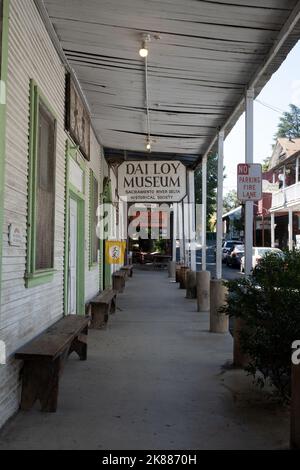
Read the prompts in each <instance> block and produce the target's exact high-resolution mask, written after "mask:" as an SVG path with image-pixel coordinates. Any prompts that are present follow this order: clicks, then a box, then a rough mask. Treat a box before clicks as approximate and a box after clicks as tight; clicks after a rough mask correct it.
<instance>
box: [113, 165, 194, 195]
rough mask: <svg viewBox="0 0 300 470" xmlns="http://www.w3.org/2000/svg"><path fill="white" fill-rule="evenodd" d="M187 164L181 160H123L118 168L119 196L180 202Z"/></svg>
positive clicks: (185, 189)
mask: <svg viewBox="0 0 300 470" xmlns="http://www.w3.org/2000/svg"><path fill="white" fill-rule="evenodd" d="M186 191H187V187H186V167H185V166H184V165H183V164H182V163H181V162H179V161H139V162H124V163H122V164H121V165H120V166H119V168H118V193H119V198H120V199H122V200H125V201H127V202H132V203H135V202H145V203H146V202H153V203H157V202H161V203H163V202H180V201H182V199H184V198H185V196H186Z"/></svg>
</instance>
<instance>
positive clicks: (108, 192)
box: [102, 178, 112, 289]
mask: <svg viewBox="0 0 300 470" xmlns="http://www.w3.org/2000/svg"><path fill="white" fill-rule="evenodd" d="M102 201H103V204H109V203H112V186H111V181H110V179H109V178H105V181H104V188H103V195H102ZM109 223H111V221H109ZM105 251H106V242H105V237H104V234H103V243H102V253H103V259H104V262H103V269H104V276H103V283H104V286H103V288H104V289H106V288H109V287H111V286H112V272H111V265H110V264H108V263H107V262H106V254H105Z"/></svg>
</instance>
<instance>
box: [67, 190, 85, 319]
mask: <svg viewBox="0 0 300 470" xmlns="http://www.w3.org/2000/svg"><path fill="white" fill-rule="evenodd" d="M70 199H73V200H74V201H76V202H77V207H78V219H77V283H76V284H77V292H76V295H77V314H78V315H85V275H84V274H85V256H84V255H85V242H84V239H85V234H84V221H85V217H84V204H85V201H84V199H83V198H82V197H80V196H79V195H78V194H77V193H75V192H74V191H73V190H72V189H70V196H69V201H68V204H70ZM68 242H69V239H68ZM69 247H70V245H69ZM67 292H69V285H68V291H67Z"/></svg>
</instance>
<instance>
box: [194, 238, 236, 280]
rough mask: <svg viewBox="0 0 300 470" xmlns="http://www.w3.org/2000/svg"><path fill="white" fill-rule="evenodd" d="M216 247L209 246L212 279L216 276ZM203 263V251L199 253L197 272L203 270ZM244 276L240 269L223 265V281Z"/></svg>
mask: <svg viewBox="0 0 300 470" xmlns="http://www.w3.org/2000/svg"><path fill="white" fill-rule="evenodd" d="M214 248H215V246H214V245H209V246H208V247H207V269H208V270H209V271H210V272H211V275H212V277H215V276H216V263H215V254H214ZM201 262H202V252H201V250H198V251H197V271H200V270H201ZM241 276H243V274H241V273H240V270H239V269H236V268H228V267H227V266H226V265H225V264H223V279H226V280H232V279H238V278H239V277H241Z"/></svg>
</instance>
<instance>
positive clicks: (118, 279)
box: [112, 271, 126, 294]
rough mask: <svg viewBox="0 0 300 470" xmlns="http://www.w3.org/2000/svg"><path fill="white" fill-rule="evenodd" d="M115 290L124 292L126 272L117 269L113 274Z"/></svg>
mask: <svg viewBox="0 0 300 470" xmlns="http://www.w3.org/2000/svg"><path fill="white" fill-rule="evenodd" d="M112 278H113V290H114V291H115V292H117V293H118V294H122V293H123V292H124V289H125V284H126V272H125V271H117V272H115V273H114V274H113V276H112Z"/></svg>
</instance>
